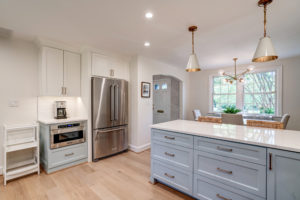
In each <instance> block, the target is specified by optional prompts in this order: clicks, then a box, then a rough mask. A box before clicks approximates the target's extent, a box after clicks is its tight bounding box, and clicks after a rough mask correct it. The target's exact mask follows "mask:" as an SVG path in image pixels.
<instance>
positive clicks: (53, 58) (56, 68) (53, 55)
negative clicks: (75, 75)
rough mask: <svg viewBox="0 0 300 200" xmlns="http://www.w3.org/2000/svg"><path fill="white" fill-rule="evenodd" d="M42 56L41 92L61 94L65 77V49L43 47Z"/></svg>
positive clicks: (44, 94)
mask: <svg viewBox="0 0 300 200" xmlns="http://www.w3.org/2000/svg"><path fill="white" fill-rule="evenodd" d="M41 56H42V57H41V68H40V86H41V89H40V94H41V95H43V96H60V95H61V94H62V86H63V78H64V77H63V74H64V66H63V65H64V58H63V56H64V53H63V50H60V49H55V48H50V47H43V48H42V55H41Z"/></svg>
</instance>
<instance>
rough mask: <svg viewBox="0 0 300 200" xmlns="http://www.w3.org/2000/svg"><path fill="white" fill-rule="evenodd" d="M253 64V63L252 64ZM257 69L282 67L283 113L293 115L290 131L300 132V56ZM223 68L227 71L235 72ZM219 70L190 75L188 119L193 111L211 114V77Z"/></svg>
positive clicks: (239, 66)
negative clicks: (197, 110) (198, 110)
mask: <svg viewBox="0 0 300 200" xmlns="http://www.w3.org/2000/svg"><path fill="white" fill-rule="evenodd" d="M252 64H253V63H252ZM254 65H255V66H256V68H257V69H259V68H271V67H274V66H279V65H282V76H283V77H282V113H283V114H284V113H289V114H290V115H291V118H290V121H289V124H288V127H287V128H288V129H293V130H300V123H299V121H300V109H299V106H300V90H299V88H298V87H299V85H300V78H299V77H300V56H298V57H293V58H288V59H279V60H276V61H272V62H266V63H255V64H254ZM247 66H248V65H238V70H242V69H246V67H247ZM229 67H230V68H223V69H225V70H226V71H230V70H233V65H232V66H229ZM218 71H219V69H214V70H203V71H201V72H196V73H191V74H190V90H191V91H192V92H191V93H190V97H189V109H188V110H189V111H188V119H190V120H192V119H193V116H192V110H193V109H200V110H201V113H202V114H204V115H205V114H206V113H208V112H209V76H210V75H213V74H217V73H218Z"/></svg>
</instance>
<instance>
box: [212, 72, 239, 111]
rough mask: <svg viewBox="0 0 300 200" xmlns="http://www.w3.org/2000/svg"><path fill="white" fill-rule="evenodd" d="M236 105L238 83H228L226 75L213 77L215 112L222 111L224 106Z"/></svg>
mask: <svg viewBox="0 0 300 200" xmlns="http://www.w3.org/2000/svg"><path fill="white" fill-rule="evenodd" d="M229 105H234V106H236V83H235V82H234V83H233V84H228V83H226V82H225V78H224V77H220V76H216V77H214V78H213V112H221V111H222V110H223V109H224V107H226V106H229Z"/></svg>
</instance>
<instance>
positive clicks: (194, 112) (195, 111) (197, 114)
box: [193, 110, 201, 121]
mask: <svg viewBox="0 0 300 200" xmlns="http://www.w3.org/2000/svg"><path fill="white" fill-rule="evenodd" d="M193 115H194V119H195V121H198V118H199V117H201V112H200V110H193Z"/></svg>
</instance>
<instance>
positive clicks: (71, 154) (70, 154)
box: [65, 153, 74, 156]
mask: <svg viewBox="0 0 300 200" xmlns="http://www.w3.org/2000/svg"><path fill="white" fill-rule="evenodd" d="M73 155H74V153H67V154H65V156H73Z"/></svg>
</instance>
